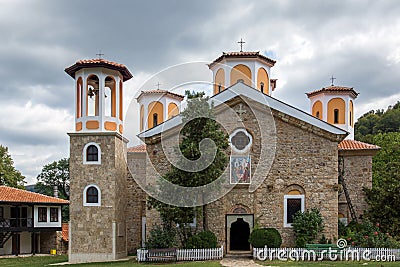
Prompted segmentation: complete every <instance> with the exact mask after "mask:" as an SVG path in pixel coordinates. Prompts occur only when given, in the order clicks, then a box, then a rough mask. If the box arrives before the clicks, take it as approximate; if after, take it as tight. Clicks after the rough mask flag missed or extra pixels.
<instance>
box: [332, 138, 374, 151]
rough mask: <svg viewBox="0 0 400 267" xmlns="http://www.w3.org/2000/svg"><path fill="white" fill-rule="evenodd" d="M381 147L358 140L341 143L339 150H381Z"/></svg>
mask: <svg viewBox="0 0 400 267" xmlns="http://www.w3.org/2000/svg"><path fill="white" fill-rule="evenodd" d="M379 149H381V148H380V147H379V146H376V145H371V144H367V143H364V142H360V141H356V140H343V141H342V142H340V143H339V150H379Z"/></svg>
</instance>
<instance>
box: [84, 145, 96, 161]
mask: <svg viewBox="0 0 400 267" xmlns="http://www.w3.org/2000/svg"><path fill="white" fill-rule="evenodd" d="M98 160H99V151H98V149H97V147H96V146H94V145H90V146H88V148H87V149H86V161H98Z"/></svg>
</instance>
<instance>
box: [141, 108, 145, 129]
mask: <svg viewBox="0 0 400 267" xmlns="http://www.w3.org/2000/svg"><path fill="white" fill-rule="evenodd" d="M143 128H144V106H143V105H141V106H140V131H143Z"/></svg>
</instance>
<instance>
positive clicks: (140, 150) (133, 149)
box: [128, 144, 146, 153]
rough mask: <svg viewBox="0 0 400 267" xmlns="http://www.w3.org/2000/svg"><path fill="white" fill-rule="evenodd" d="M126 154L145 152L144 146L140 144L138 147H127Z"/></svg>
mask: <svg viewBox="0 0 400 267" xmlns="http://www.w3.org/2000/svg"><path fill="white" fill-rule="evenodd" d="M128 152H136V153H137V152H146V145H145V144H141V145H138V146H133V147H129V148H128Z"/></svg>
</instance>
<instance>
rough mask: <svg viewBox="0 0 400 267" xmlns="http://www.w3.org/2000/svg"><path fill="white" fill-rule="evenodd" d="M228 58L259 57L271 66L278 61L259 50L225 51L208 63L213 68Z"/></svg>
mask: <svg viewBox="0 0 400 267" xmlns="http://www.w3.org/2000/svg"><path fill="white" fill-rule="evenodd" d="M227 58H258V59H260V60H261V61H265V62H266V63H267V64H268V65H270V66H271V67H272V66H274V65H275V63H276V61H275V60H273V59H270V58H268V57H266V56H264V55H261V54H260V53H259V52H228V53H225V52H223V53H222V55H221V56H219V57H218V58H217V59H215V60H214V61H213V62H211V63H210V64H208V67H209V68H212V67H213V66H214V65H216V64H218V63H219V62H220V61H222V60H224V59H227Z"/></svg>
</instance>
